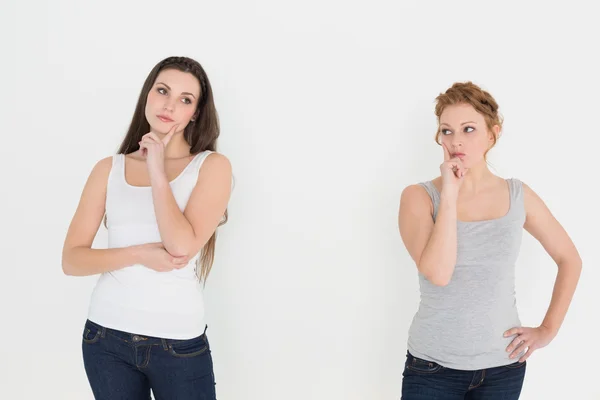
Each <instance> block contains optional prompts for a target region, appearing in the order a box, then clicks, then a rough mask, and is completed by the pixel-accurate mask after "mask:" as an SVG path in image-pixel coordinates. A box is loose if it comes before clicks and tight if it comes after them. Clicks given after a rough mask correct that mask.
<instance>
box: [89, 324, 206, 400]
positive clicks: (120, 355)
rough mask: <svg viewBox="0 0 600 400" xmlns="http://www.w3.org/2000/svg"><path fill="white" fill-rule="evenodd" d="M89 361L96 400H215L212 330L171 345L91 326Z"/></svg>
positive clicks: (162, 341) (98, 326)
mask: <svg viewBox="0 0 600 400" xmlns="http://www.w3.org/2000/svg"><path fill="white" fill-rule="evenodd" d="M82 347H83V362H84V365H85V372H86V373H87V377H88V380H89V382H90V386H91V387H92V392H94V398H95V399H96V400H121V399H122V400H149V399H150V398H151V397H150V390H152V393H153V395H154V398H155V399H156V400H171V399H178V400H188V399H203V400H214V399H216V395H215V379H214V373H213V363H212V358H211V354H210V347H209V344H208V339H207V338H206V331H205V332H204V333H203V334H202V335H201V336H198V337H196V338H194V339H189V340H171V339H161V338H156V337H148V336H142V335H136V334H132V333H127V332H121V331H117V330H114V329H108V328H105V327H103V326H100V325H98V324H95V323H94V322H92V321H89V320H88V321H86V324H85V329H84V330H83V343H82Z"/></svg>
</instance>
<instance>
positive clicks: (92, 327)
mask: <svg viewBox="0 0 600 400" xmlns="http://www.w3.org/2000/svg"><path fill="white" fill-rule="evenodd" d="M101 335H102V327H100V326H99V325H96V324H94V323H92V322H91V321H90V320H87V321H86V323H85V327H84V329H83V342H84V343H87V344H93V343H96V342H97V341H98V340H100V336H101Z"/></svg>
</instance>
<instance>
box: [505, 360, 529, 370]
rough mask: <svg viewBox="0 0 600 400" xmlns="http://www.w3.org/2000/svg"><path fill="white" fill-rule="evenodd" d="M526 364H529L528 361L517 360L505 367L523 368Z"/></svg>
mask: <svg viewBox="0 0 600 400" xmlns="http://www.w3.org/2000/svg"><path fill="white" fill-rule="evenodd" d="M525 364H527V361H524V362H522V363H521V362H518V361H517V362H516V363H512V364H508V365H505V366H504V367H505V368H509V369H518V368H523V367H524V366H525Z"/></svg>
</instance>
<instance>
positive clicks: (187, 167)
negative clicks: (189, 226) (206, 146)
mask: <svg viewBox="0 0 600 400" xmlns="http://www.w3.org/2000/svg"><path fill="white" fill-rule="evenodd" d="M202 154H204V152H203V151H202V152H200V153H198V154H196V155H195V156H194V158H192V160H191V161H190V162H189V163H187V165H186V166H185V167H184V168H183V170H182V171H181V172H180V173H179V175H177V176H176V177H175V178H173V180H171V181H169V184H170V185H172V184H173V183H175V182H176V181H177V180H178V179H179V178H181V177H182V176H183V175H185V173H186V172H187V170H188V169H190V168H191V165H192V164H193V163H194V162H195V161H196V160H197V159H198V157H200V155H202ZM119 156H121V164H122V165H121V178H122V180H123V182H124V183H125V186H127V187H130V188H134V189H151V188H152V186H135V185H132V184H130V183H129V182H127V178H126V175H125V154H119Z"/></svg>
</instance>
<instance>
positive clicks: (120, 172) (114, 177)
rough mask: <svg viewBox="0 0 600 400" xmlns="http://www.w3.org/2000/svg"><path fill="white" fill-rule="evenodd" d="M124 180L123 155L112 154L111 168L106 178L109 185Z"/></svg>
mask: <svg viewBox="0 0 600 400" xmlns="http://www.w3.org/2000/svg"><path fill="white" fill-rule="evenodd" d="M124 180H125V155H124V154H113V156H112V167H111V170H110V173H109V176H108V183H109V185H114V184H116V183H120V182H121V181H124Z"/></svg>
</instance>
